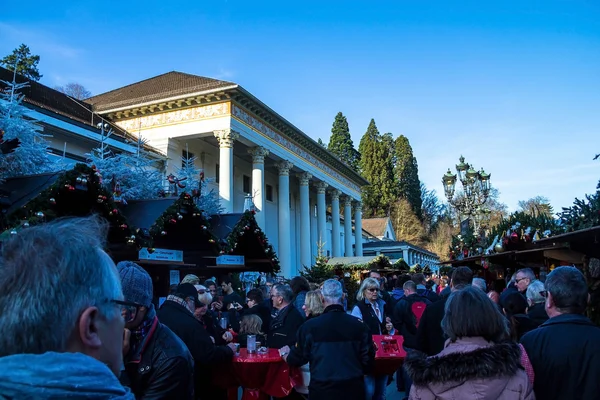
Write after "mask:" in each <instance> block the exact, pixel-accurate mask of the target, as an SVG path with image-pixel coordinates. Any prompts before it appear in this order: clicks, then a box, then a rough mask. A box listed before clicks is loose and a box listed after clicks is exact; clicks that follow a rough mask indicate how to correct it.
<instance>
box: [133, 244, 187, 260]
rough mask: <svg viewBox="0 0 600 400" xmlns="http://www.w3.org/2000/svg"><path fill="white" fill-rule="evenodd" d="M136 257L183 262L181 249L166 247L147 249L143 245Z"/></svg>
mask: <svg viewBox="0 0 600 400" xmlns="http://www.w3.org/2000/svg"><path fill="white" fill-rule="evenodd" d="M138 257H139V259H140V260H148V261H169V262H183V251H181V250H168V249H152V250H148V248H147V247H144V248H142V249H141V250H140V252H139V254H138Z"/></svg>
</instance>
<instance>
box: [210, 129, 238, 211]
mask: <svg viewBox="0 0 600 400" xmlns="http://www.w3.org/2000/svg"><path fill="white" fill-rule="evenodd" d="M214 135H215V137H216V138H217V141H218V142H219V197H220V200H221V206H222V207H223V213H224V214H228V213H232V212H233V142H234V141H235V140H236V139H237V138H239V134H238V133H237V132H235V131H232V130H231V129H224V130H220V131H214Z"/></svg>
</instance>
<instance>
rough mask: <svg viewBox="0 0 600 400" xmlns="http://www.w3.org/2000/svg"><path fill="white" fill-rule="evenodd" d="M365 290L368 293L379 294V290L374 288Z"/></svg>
mask: <svg viewBox="0 0 600 400" xmlns="http://www.w3.org/2000/svg"><path fill="white" fill-rule="evenodd" d="M367 290H368V291H369V292H379V288H374V287H372V288H368V289H367Z"/></svg>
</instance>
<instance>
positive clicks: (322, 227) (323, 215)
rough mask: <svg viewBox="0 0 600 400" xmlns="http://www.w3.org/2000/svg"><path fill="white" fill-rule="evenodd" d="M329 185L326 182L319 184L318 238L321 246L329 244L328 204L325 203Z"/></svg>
mask: <svg viewBox="0 0 600 400" xmlns="http://www.w3.org/2000/svg"><path fill="white" fill-rule="evenodd" d="M328 186H329V185H328V184H327V183H325V182H319V183H317V238H318V240H319V243H320V244H325V243H326V242H327V238H326V233H327V204H326V203H325V190H326V189H327V187H328Z"/></svg>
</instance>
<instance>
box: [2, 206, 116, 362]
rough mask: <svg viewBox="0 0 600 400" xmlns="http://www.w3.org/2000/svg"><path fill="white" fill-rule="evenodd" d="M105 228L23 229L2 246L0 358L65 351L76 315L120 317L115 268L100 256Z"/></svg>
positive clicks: (97, 224) (79, 223) (80, 221)
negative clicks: (94, 310) (94, 312)
mask: <svg viewBox="0 0 600 400" xmlns="http://www.w3.org/2000/svg"><path fill="white" fill-rule="evenodd" d="M107 228H108V227H107V223H106V221H105V220H103V219H100V218H99V217H95V216H93V217H88V218H64V219H58V220H56V221H54V222H51V223H48V224H42V225H38V226H35V227H31V228H26V229H23V230H22V231H20V232H19V233H18V234H17V235H14V236H13V237H11V238H10V239H9V240H7V241H6V242H4V243H3V246H2V250H1V256H0V310H2V312H1V313H0V326H1V327H2V334H1V335H0V357H3V356H7V355H11V354H22V353H31V354H41V353H45V352H48V351H55V352H64V351H66V348H67V345H68V340H69V337H70V336H71V334H72V332H73V330H74V329H75V327H76V326H77V321H78V319H79V317H80V314H81V312H82V311H83V310H85V309H86V308H87V307H93V306H96V307H98V309H99V310H100V313H101V314H103V315H105V316H106V317H107V318H117V317H120V309H119V307H116V306H115V305H114V304H111V302H110V300H122V299H123V293H122V291H121V282H120V279H119V275H118V274H117V270H116V268H115V264H114V263H113V262H112V260H111V259H110V258H109V256H108V255H107V254H106V253H104V251H102V246H103V241H104V240H105V238H106V233H107Z"/></svg>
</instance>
